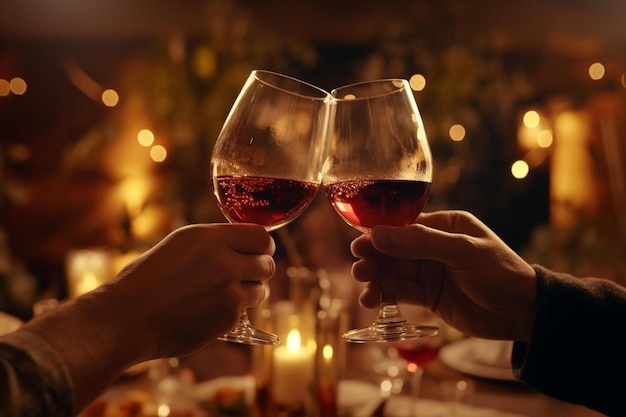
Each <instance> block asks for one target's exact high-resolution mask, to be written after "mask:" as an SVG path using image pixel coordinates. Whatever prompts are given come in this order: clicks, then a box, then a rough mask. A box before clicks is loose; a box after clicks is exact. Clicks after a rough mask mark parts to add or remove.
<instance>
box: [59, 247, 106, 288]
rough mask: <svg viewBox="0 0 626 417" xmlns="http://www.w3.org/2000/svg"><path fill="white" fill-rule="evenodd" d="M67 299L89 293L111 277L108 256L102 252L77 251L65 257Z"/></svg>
mask: <svg viewBox="0 0 626 417" xmlns="http://www.w3.org/2000/svg"><path fill="white" fill-rule="evenodd" d="M66 267H67V271H66V272H67V286H68V291H69V297H70V298H74V297H78V296H79V295H81V294H84V293H86V292H89V291H91V290H93V289H94V288H96V287H97V286H99V285H100V284H102V283H103V282H105V281H106V280H108V279H109V278H110V277H111V262H110V255H109V253H108V252H106V251H104V250H87V249H85V250H78V251H72V252H70V253H69V254H68V255H67V265H66Z"/></svg>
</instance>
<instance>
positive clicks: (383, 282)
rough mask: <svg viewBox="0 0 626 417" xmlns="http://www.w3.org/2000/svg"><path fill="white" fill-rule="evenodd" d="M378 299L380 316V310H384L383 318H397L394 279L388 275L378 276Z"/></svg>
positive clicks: (398, 313) (398, 312)
mask: <svg viewBox="0 0 626 417" xmlns="http://www.w3.org/2000/svg"><path fill="white" fill-rule="evenodd" d="M379 283H380V299H381V306H382V307H381V314H382V310H386V313H385V316H390V315H395V316H399V315H400V311H399V310H398V307H397V304H398V300H397V298H396V294H397V293H396V279H395V277H394V276H393V275H390V274H383V273H381V274H380V281H379Z"/></svg>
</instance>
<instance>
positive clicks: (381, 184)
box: [324, 79, 438, 343]
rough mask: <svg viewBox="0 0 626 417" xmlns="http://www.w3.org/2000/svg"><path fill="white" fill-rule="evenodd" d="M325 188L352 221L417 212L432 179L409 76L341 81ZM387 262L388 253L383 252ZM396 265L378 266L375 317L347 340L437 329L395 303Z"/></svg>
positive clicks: (366, 227)
mask: <svg viewBox="0 0 626 417" xmlns="http://www.w3.org/2000/svg"><path fill="white" fill-rule="evenodd" d="M331 94H332V96H333V107H334V121H333V123H332V127H331V129H330V134H329V135H330V136H329V138H330V144H329V155H328V159H327V161H326V165H325V171H324V189H325V192H326V195H327V197H328V199H329V200H330V202H331V204H332V206H333V207H334V209H335V211H336V212H337V213H338V214H339V215H340V216H341V217H342V218H343V219H344V220H345V221H346V222H347V223H348V224H349V225H351V226H352V227H354V228H356V229H358V230H360V231H362V232H365V233H367V232H369V231H370V230H371V229H372V228H373V227H374V226H376V225H389V226H405V225H408V224H410V223H412V222H413V221H414V220H415V219H416V218H417V216H418V215H419V214H420V212H421V211H422V209H423V208H424V205H425V204H426V200H427V198H428V192H429V189H430V184H431V181H432V157H431V153H430V147H429V145H428V140H427V138H426V132H425V130H424V126H423V122H422V118H421V116H420V113H419V110H418V108H417V104H416V102H415V98H414V97H413V92H412V91H411V88H410V86H409V83H408V81H406V80H403V79H385V80H375V81H367V82H361V83H356V84H351V85H347V86H344V87H340V88H337V89H335V90H333V91H332V92H331ZM380 261H381V263H384V259H383V258H381V259H380ZM393 274H394V272H393V270H392V266H391V265H385V266H381V270H380V277H379V281H378V282H379V284H380V287H381V292H382V300H381V308H380V311H379V314H378V318H377V319H376V320H375V321H374V323H372V325H370V326H369V327H367V328H363V329H354V330H350V331H349V332H347V333H346V334H344V338H345V339H346V340H348V341H350V342H355V343H365V342H383V341H398V340H407V339H413V338H418V337H424V336H432V335H435V334H436V333H437V331H438V329H437V327H436V326H428V325H419V324H413V323H410V322H408V321H407V320H406V319H405V318H404V317H403V316H402V314H401V313H400V310H399V308H398V305H397V303H396V288H395V277H394V276H393Z"/></svg>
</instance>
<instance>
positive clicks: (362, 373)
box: [118, 342, 603, 417]
mask: <svg viewBox="0 0 626 417" xmlns="http://www.w3.org/2000/svg"><path fill="white" fill-rule="evenodd" d="M349 346H350V347H349V349H348V355H347V357H348V360H347V361H346V369H345V371H346V372H345V374H344V376H343V378H344V379H350V380H359V381H363V382H367V383H371V384H373V385H378V384H379V383H380V380H381V378H380V376H379V375H377V374H376V373H375V372H374V371H373V367H372V360H371V354H370V352H371V349H373V348H374V347H373V346H374V345H368V344H365V345H349ZM248 349H249V347H248V346H245V345H237V344H230V343H222V342H218V343H216V344H214V345H212V346H210V347H209V348H208V349H205V350H204V351H202V352H199V353H197V354H195V355H194V356H192V357H189V358H185V359H183V360H182V362H181V363H182V365H183V366H185V367H188V368H190V369H192V371H193V372H194V375H196V378H197V380H198V381H205V380H210V379H212V378H217V377H220V376H230V375H244V374H249V372H250V369H249V363H247V362H248V358H249V357H250V356H249V353H250V351H249V350H248ZM424 369H425V372H424V376H423V380H422V384H421V397H423V398H428V399H433V400H439V401H443V400H444V396H443V392H442V382H444V381H457V380H459V379H465V380H467V379H471V380H472V381H473V383H474V388H475V390H474V395H473V397H472V402H471V404H472V405H473V406H476V407H482V408H489V409H496V410H501V411H505V412H509V413H514V414H519V415H522V416H527V417H601V416H603V414H600V413H597V412H594V411H592V410H589V409H587V408H585V407H581V406H577V405H574V404H569V403H566V402H562V401H559V400H556V399H553V398H550V397H548V396H546V395H543V394H541V393H538V392H535V391H533V390H532V389H530V388H528V387H527V386H525V385H524V384H523V383H520V382H509V381H497V380H489V379H484V378H477V377H472V376H468V375H466V374H463V373H461V372H459V371H456V370H455V369H452V368H450V367H449V366H447V365H446V364H444V363H443V362H442V361H441V360H440V359H438V358H436V359H434V360H433V361H432V362H431V363H429V364H428V365H426V367H425V368H424ZM128 383H129V381H128V379H126V380H122V381H120V384H121V385H122V386H123V385H126V384H128ZM120 384H118V388H119V385H120ZM129 386H130V387H132V386H134V384H133V383H132V381H131V383H130V384H129Z"/></svg>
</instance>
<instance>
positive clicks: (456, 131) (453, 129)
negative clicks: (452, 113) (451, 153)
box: [448, 124, 465, 142]
mask: <svg viewBox="0 0 626 417" xmlns="http://www.w3.org/2000/svg"><path fill="white" fill-rule="evenodd" d="M448 134H449V135H450V139H452V140H453V141H455V142H460V141H462V140H463V139H465V128H464V127H463V125H460V124H454V125H452V126H450V130H449V131H448Z"/></svg>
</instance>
